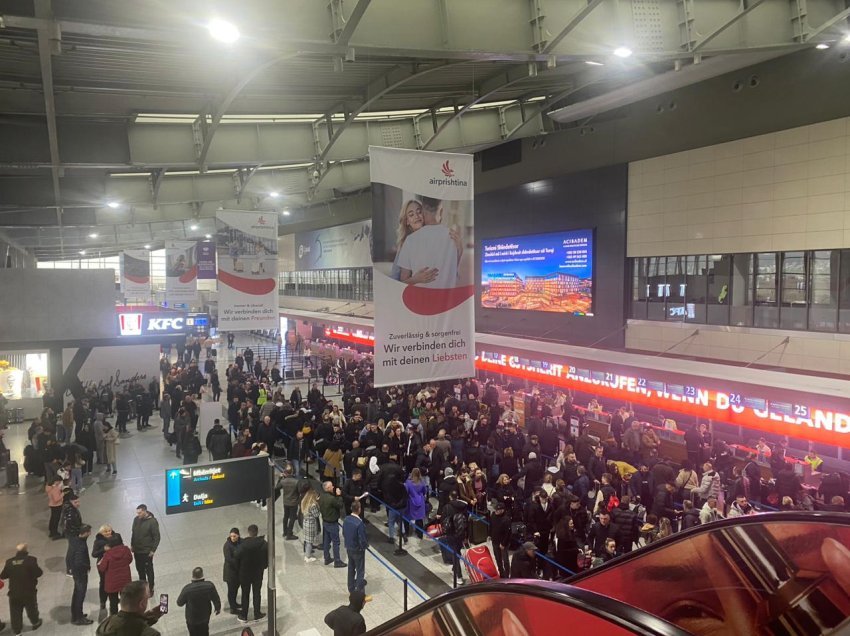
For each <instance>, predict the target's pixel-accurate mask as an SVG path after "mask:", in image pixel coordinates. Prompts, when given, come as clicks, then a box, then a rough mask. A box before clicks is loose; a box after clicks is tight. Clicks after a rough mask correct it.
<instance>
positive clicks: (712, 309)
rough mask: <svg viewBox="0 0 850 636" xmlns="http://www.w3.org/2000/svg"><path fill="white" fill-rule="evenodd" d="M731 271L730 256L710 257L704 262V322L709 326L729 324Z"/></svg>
mask: <svg viewBox="0 0 850 636" xmlns="http://www.w3.org/2000/svg"><path fill="white" fill-rule="evenodd" d="M731 271H732V256H731V255H728V254H727V255H723V256H721V255H711V256H708V257H707V262H706V276H705V277H706V279H707V280H706V284H707V286H708V292H707V295H706V301H707V303H708V307H707V314H706V318H707V320H706V322H708V324H709V325H728V324H729V304H730V299H731V294H730V293H729V285H730V274H731Z"/></svg>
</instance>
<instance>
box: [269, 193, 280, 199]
mask: <svg viewBox="0 0 850 636" xmlns="http://www.w3.org/2000/svg"><path fill="white" fill-rule="evenodd" d="M269 196H270V197H271V198H272V199H277V198H278V197H279V196H280V192H269Z"/></svg>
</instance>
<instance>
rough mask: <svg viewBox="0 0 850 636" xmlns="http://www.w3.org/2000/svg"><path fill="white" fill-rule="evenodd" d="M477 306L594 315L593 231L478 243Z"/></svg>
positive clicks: (518, 237) (517, 237)
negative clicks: (479, 290)
mask: <svg viewBox="0 0 850 636" xmlns="http://www.w3.org/2000/svg"><path fill="white" fill-rule="evenodd" d="M481 245H482V256H481V305H482V307H485V308H488V309H525V310H529V311H548V312H555V313H564V314H572V315H574V316H592V315H593V230H573V231H570V232H555V233H550V234H532V235H529V236H512V237H507V238H500V239H488V240H484V241H482V242H481Z"/></svg>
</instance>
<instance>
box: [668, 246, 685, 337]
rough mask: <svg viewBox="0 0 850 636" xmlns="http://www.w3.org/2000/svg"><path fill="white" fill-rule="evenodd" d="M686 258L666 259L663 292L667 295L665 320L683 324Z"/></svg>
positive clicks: (671, 257) (669, 257)
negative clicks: (665, 276) (665, 277)
mask: <svg viewBox="0 0 850 636" xmlns="http://www.w3.org/2000/svg"><path fill="white" fill-rule="evenodd" d="M686 262H687V260H686V257H684V256H668V257H667V282H666V284H665V288H664V291H665V293H666V294H667V314H666V315H667V320H672V321H673V322H683V321H684V320H685V314H686V308H685V290H686V289H687V286H688V279H687V274H686V269H685V266H686Z"/></svg>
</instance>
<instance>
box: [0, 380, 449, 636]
mask: <svg viewBox="0 0 850 636" xmlns="http://www.w3.org/2000/svg"><path fill="white" fill-rule="evenodd" d="M288 390H289V389H288ZM151 423H152V424H153V425H154V426H159V424H160V422H159V420H158V418H152V419H151ZM26 429H27V425H15V426H11V427H10V428H9V429H8V430H7V431H6V435H5V442H6V445H7V446H8V447H9V448H10V450H11V452H12V458H13V459H14V458H17V460H18V462H19V463H20V464H22V452H23V448H24V446H25V444H26ZM130 429H131V431H132V435H131V436H130V437H127V438H125V439H122V440H121V444H120V446H119V447H118V473H119V474H118V475H117V476H115V477H113V476H111V475H108V476H106V475H102V474H98V473H97V472H96V473H95V474H94V475H93V476H92V477H86V479H85V487H86V488H85V492H83V494H82V496H81V499H82V505H81V507H80V509H81V512H82V516H83V520H84V522H86V523H89V524H91V525H92V526H93V528H95V529H97V528H98V527H99V526H100V525H101V524H103V523H109V524H111V525H112V526H113V527H114V528H115V530H116V531H118V532H120V533H121V534H122V535H123V537H124V539H125V542H129V537H130V527H131V524H132V520H133V514H134V510H135V508H136V506H137V505H138V504H140V503H145V504H147V505H148V507H149V508H150V510H151V511H152V512H153V514H154V515H155V516H156V517H157V518H158V519H159V523H160V531H161V534H162V542H161V544H160V547H159V550H157V553H156V558H155V568H156V576H157V579H156V592H157V594H159V593H168V594H169V595H170V597H171V603H172V611H171V613H170V614H168V615H167V616H165V617H163V619H161V620H160V622H159V623H158V624H157V629H159V630H160V632H161V633H163V634H167V635H172V634H173V635H176V634H184V633H185V632H186V628H185V624H184V621H183V612H182V610H181V609H180V608H177V607H176V606H175V601H176V598H177V595H178V594H179V592H180V589H181V588H182V586H183V585H185V584H186V583H188V582H189V579H190V575H191V571H192V568H194V567H195V566H202V567H204V569H205V571H206V574H207V578H208V579H209V580H211V581H213V582H214V583H215V584H216V586H217V587H218V590H219V594H220V595H221V596H222V597H223V598H225V596H226V588H225V586H224V584H223V583H222V581H221V570H222V563H223V558H222V546H223V544H224V541H225V539H226V537H227V533H228V531H229V530H230V528H231V527H232V526H238V527H240V528H241V529H242V530H243V533H244V531H245V528H246V527H247V526H248V525H249V524H251V523H256V524H257V525H259V526H260V528H261V532H263V530H264V528H265V524H266V513H264V512H261V511H260V510H259V509H257V508H256V507H255V506H254V505H253V504H250V503H248V504H240V505H237V506H231V507H228V508H220V509H214V510H205V511H199V512H197V513H189V514H181V515H171V516H167V517H166V516H165V513H164V489H165V488H164V486H165V477H164V471H165V469H166V468H168V467H171V466H174V465H175V464H177V463H178V462H176V460H175V457H174V454H173V452H172V451H171V450H169V447H168V445H167V444H166V443H165V442H164V440H163V438H162V435H161V434H160V429H159V428H154V429H151V430H148V431H145V432H141V433H139V432H136V431H135V430H133V427H132V426H131V427H130ZM280 519H281V516H280V514H278V518H277V523H278V524H279V523H280ZM383 519H384V513H383V512H382V513H380V514H379V515H377V516H376V517H375V524H374V525H375V526H376V527H378V528H379V529H380V530H381V531H386V528H384V527H383V525H382V522H383ZM47 521H48V510H47V501H46V496H45V495H44V493H43V487H42V480H41V479H40V478H38V477H30V476H27V475H25V474H23V473H21V475H20V487H19V488H18V489H14V488H12V489H8V488H2V489H0V558H2V559H6V558H9V557H10V556H12V555H13V554H14V546H15V544H16V543H18V542H21V541H25V542H27V543H28V544H29V546H30V553H31V554H33V555H34V556H36V557H37V558H38V560H39V563H40V564H41V566H42V569H44V571H45V574H44V576H43V577H42V579H41V582H40V584H39V606H40V608H41V612H42V615H43V618H44V621H45V622H44V626H43V627H42V628H41V629H40V630H39V634H40V635H43V636H52V635H54V634H57V635H58V634H62V635H63V636H66V635H67V634H81V635H86V636H88V635H90V634H94V633H95V627H96V623H95V625H93V626H92V627H76V626H72V625H70V618H71V616H70V600H71V591H72V588H73V582H72V581H71V579H70V578H68V577H66V576H65V575H64V554H65V548H66V543H65V541H64V540H63V541H55V542H54V541H49V540H48V539H47ZM280 533H281V531H280V526H279V525H278V529H277V534H278V535H280ZM89 541H90V544H91V539H90V540H89ZM430 543H431V542H429V544H430ZM276 549H277V562H276V564H275V566H276V567H275V572H276V577H277V578H276V581H277V604H278V630H279V632H280V633H281V634H291V635H297V634H300V633H302V632H307V633H309V634H315V633H318V634H328V633H330V631H329V630H328V628H327V627H326V626H325V625H324V621H323V618H324V616H325V614H326V613H327V612H328V611H330V610H331V609H333V608H335V607H337V606H338V605H341V604H344V603H346V602H347V591H346V576H347V573H346V570H345V569H334V568H331V567H325V566H323V565H322V562H321V560H319V561H317V562H316V563H313V564H310V565H307V564H305V563H304V561H303V558H302V553H301V549H300V546H299V545H298V542H295V541H283V540H282V539H280V538H278V540H277V543H276ZM406 559H417V560H419V561H421V562H422V563H424V564H426V565H427V567H428V569H430V570H432V571H433V572H434V573H436V574H437V575H438V576H440V577H441V578H442V579H443V580H445V581H447V582H448V583H449V584H450V583H451V573H450V569H449V568H448V567H447V566H445V565H443V564H442V563H441V562H440V557H439V553H438V552H437V551H436V549H435V547H432V546H431V545H427V546H425V545H423V546H422V547H420V546H419V545H418V541H416V540H415V539H413V540H411V544H410V556H406V557H400V558H398V559H396V560H394V561H393V562H392V564H393V565H394V566H395V568H396V573H397V574H399V575H400V576H405V574H404V570H405V569H409V567H406V566H405V560H406ZM385 560H386V559H385ZM366 570H367V578H368V580H369V586H368V591H369V593H370V594H372V595H373V597H374V600H373V602H371V603H369V604H368V605H367V606H366V607H365V608H364V610H363V616H364V618H365V619H366V624H367V626H368V627H369V628H372V627H375V626H377V625H379V624H380V623H382V622H384V621H386V620H388V619H390V618H392V617H394V616H396V615H398V614H399V613H400V612H401V611H402V609H403V605H402V599H403V585H402V583H401V581H400V580H399V579H398V578H397V576H396V574H394V573H392V572H391V571H390V570H388V569H387V568H385V567H384V566H382V565H381V564H379V563H378V561H377V560H376V559H375V558H374V557H372V556H367V561H366ZM133 573H134V576H135V569H134V570H133ZM446 589H448V586H446ZM265 598H266V594H265V593H264V594H263V599H264V603H263V607H264V609H265ZM4 599H5V597H4ZM409 602H410V605H411V606H412V605H415V604H416V603H418V602H420V599H419V598H418V597H417V596H416V594H415V593H413V592H411V593H410V594H409ZM98 609H99V606H98V599H97V575H96V573H93V574H92V575H91V576H90V579H89V592H88V595H87V597H86V604H85V610H86V611H87V612H88V613H89V617H90V618H93V619H97V618H98ZM0 619H2V620H3V621H5V622H7V623H8V607H7V605H6V603H5V600H0ZM25 622H26V621H25ZM258 626H259V627H260V628H261V629H260V630H257V627H255V631H258V633H259V631H262V628H264V627H265V624H264V623H263V624H258ZM7 629H8V628H7ZM29 629H30V628H29V626H28V625H27V626H25V629H24V633H27V632H28V631H29ZM210 629H211V633H213V634H236V633H238V630H239V623H238V622H237V621H236V618H235V617H234V616H231V615H230V614H226V613H222V614H221V615H220V616H217V617H213V620H212V622H211V625H210ZM311 630H316V631H311ZM6 633H9V632H6Z"/></svg>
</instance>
